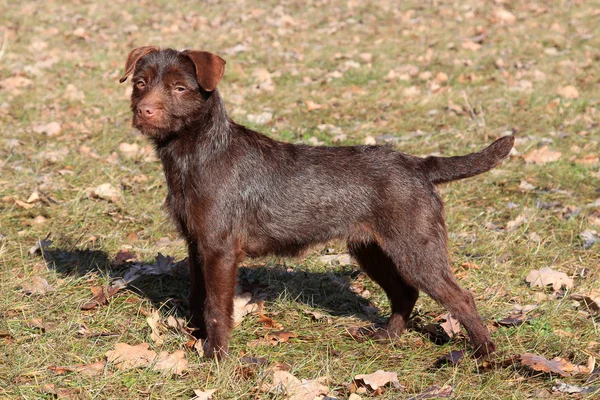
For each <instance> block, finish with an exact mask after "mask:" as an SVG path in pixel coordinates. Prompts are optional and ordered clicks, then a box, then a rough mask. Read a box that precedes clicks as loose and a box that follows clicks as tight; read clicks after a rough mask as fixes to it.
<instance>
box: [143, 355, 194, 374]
mask: <svg viewBox="0 0 600 400" xmlns="http://www.w3.org/2000/svg"><path fill="white" fill-rule="evenodd" d="M152 369H153V370H154V371H164V372H168V373H171V374H176V375H183V373H184V372H186V371H187V370H188V369H189V363H188V360H186V358H185V351H183V350H177V351H175V352H173V353H172V354H169V353H168V352H166V351H162V352H160V354H159V355H158V356H157V357H156V364H154V365H153V366H152Z"/></svg>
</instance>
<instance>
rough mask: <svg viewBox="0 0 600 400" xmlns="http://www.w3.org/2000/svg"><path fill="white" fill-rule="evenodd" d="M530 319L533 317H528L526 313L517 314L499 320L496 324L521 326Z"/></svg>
mask: <svg viewBox="0 0 600 400" xmlns="http://www.w3.org/2000/svg"><path fill="white" fill-rule="evenodd" d="M530 320H531V317H528V316H527V315H526V314H516V315H509V316H508V317H506V318H502V319H500V320H497V321H495V322H494V324H495V325H497V326H519V325H522V324H523V323H525V322H527V321H530Z"/></svg>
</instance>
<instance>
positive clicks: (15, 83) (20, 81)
mask: <svg viewBox="0 0 600 400" xmlns="http://www.w3.org/2000/svg"><path fill="white" fill-rule="evenodd" d="M32 83H33V82H32V81H31V79H27V78H25V77H22V76H10V77H8V78H4V79H2V80H0V87H1V88H3V89H4V90H6V91H7V92H12V93H16V92H17V90H18V89H20V88H24V87H28V86H30V85H31V84H32Z"/></svg>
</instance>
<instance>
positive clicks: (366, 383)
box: [354, 369, 404, 391]
mask: <svg viewBox="0 0 600 400" xmlns="http://www.w3.org/2000/svg"><path fill="white" fill-rule="evenodd" d="M354 382H355V383H356V385H357V386H358V387H366V388H367V389H370V390H372V391H377V390H378V389H379V388H383V387H384V386H387V385H392V386H393V387H394V388H395V389H404V387H403V386H402V385H401V384H400V382H398V373H397V372H386V371H384V370H381V369H380V370H377V371H375V372H373V373H372V374H360V375H356V376H355V377H354Z"/></svg>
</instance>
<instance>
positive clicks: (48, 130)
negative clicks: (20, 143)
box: [32, 121, 62, 137]
mask: <svg viewBox="0 0 600 400" xmlns="http://www.w3.org/2000/svg"><path fill="white" fill-rule="evenodd" d="M32 129H33V131H34V132H35V133H40V134H42V133H45V134H46V136H48V137H54V136H58V135H60V133H61V132H62V128H61V126H60V124H59V123H58V122H56V121H53V122H49V123H47V124H42V125H34V126H33V127H32Z"/></svg>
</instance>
